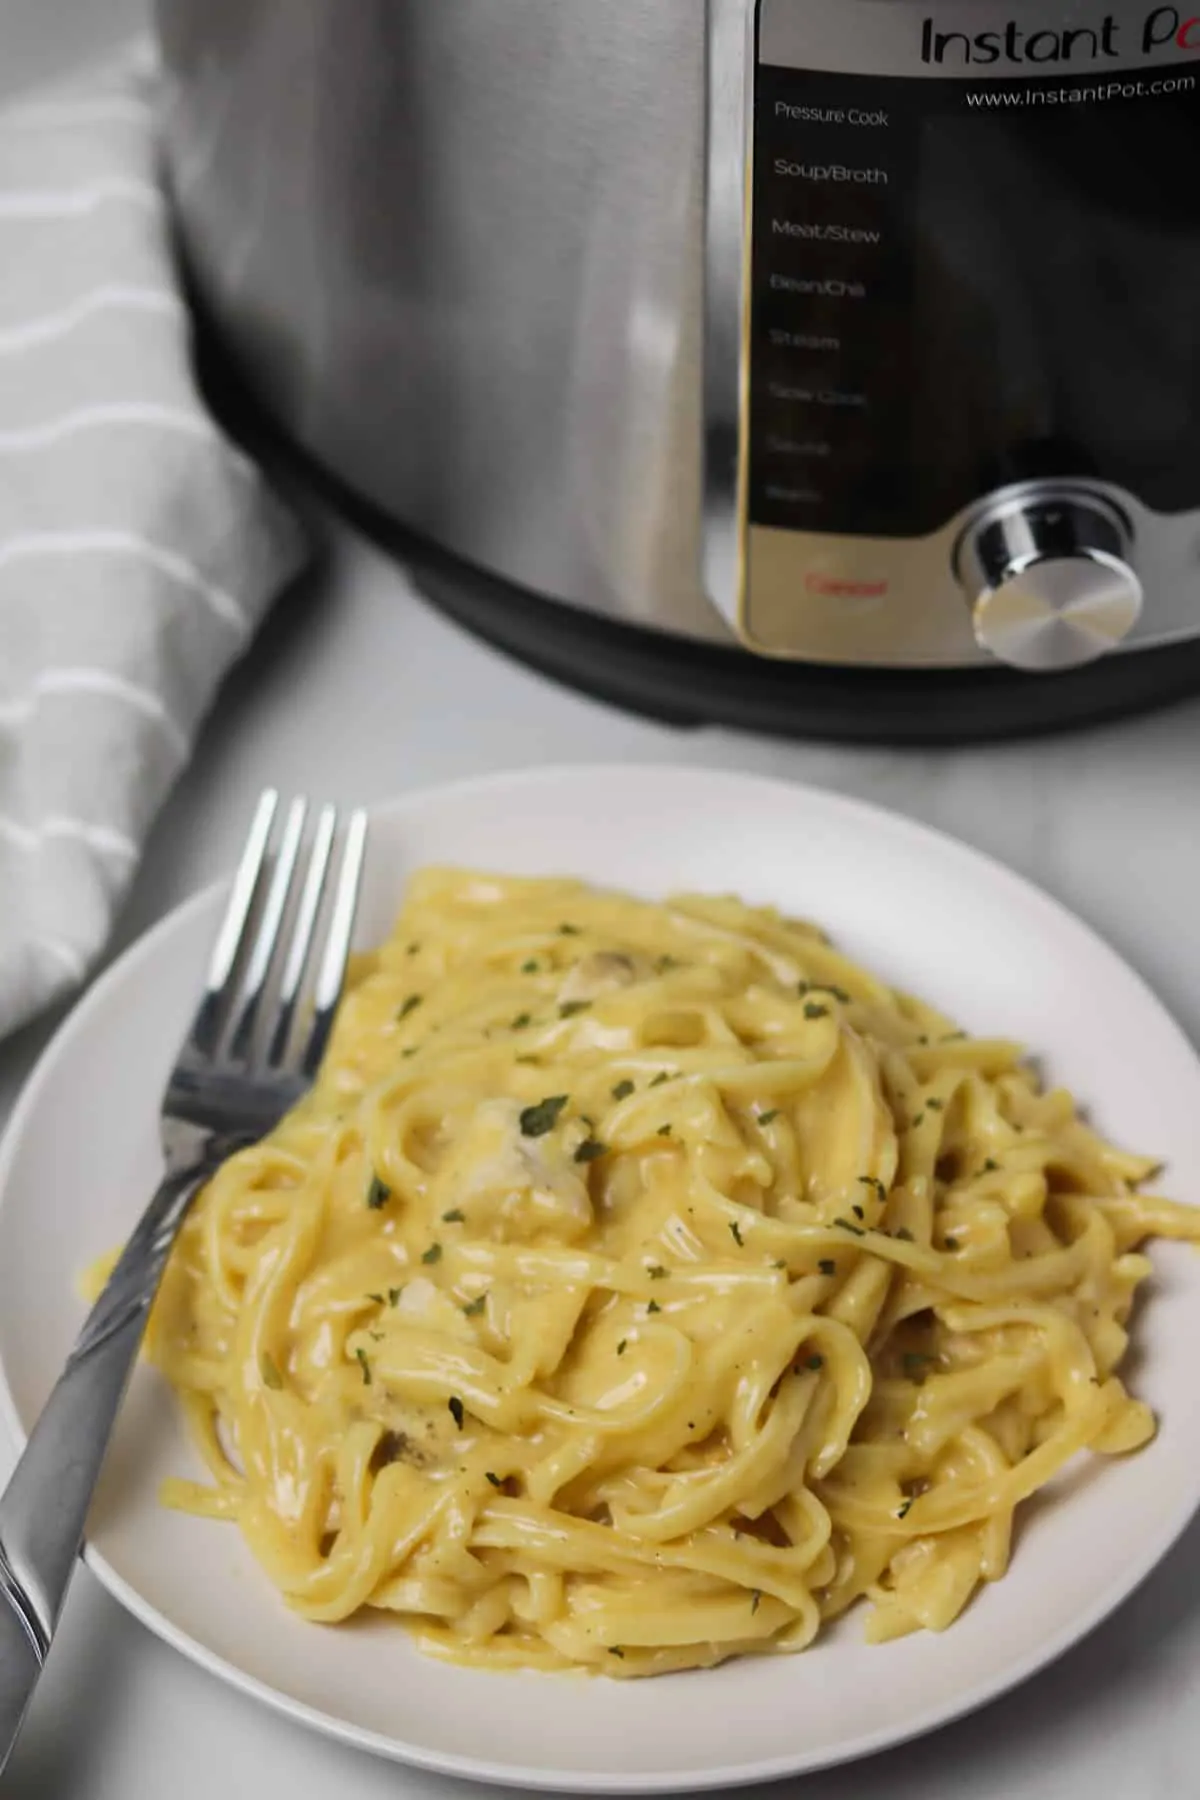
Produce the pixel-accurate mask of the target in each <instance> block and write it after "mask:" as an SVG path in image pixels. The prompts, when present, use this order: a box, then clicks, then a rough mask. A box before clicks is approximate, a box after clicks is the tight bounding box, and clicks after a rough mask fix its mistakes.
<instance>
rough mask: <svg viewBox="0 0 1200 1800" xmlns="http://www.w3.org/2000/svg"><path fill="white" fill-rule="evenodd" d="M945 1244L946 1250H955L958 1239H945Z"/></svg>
mask: <svg viewBox="0 0 1200 1800" xmlns="http://www.w3.org/2000/svg"><path fill="white" fill-rule="evenodd" d="M945 1244H946V1248H947V1250H957V1249H958V1239H957V1238H956V1237H948V1238H946V1240H945Z"/></svg>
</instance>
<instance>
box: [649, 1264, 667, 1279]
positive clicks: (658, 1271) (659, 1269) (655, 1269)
mask: <svg viewBox="0 0 1200 1800" xmlns="http://www.w3.org/2000/svg"><path fill="white" fill-rule="evenodd" d="M646 1273H647V1275H648V1276H649V1277H650V1279H651V1281H665V1280H666V1279H667V1271H666V1270H665V1269H664V1268H663V1266H662V1264H661V1263H651V1264H650V1266H649V1268H648V1269H647V1270H646Z"/></svg>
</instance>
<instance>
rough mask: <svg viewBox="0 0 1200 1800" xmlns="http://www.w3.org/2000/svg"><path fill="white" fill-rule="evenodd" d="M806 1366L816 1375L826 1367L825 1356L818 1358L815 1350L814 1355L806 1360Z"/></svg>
mask: <svg viewBox="0 0 1200 1800" xmlns="http://www.w3.org/2000/svg"><path fill="white" fill-rule="evenodd" d="M804 1366H805V1368H806V1369H811V1370H812V1371H813V1373H814V1374H815V1373H816V1371H817V1370H818V1369H823V1368H824V1367H825V1358H824V1357H823V1356H818V1355H817V1353H816V1351H815V1350H814V1352H813V1354H812V1355H811V1356H810V1357H809V1358H808V1359H807V1360H806V1362H805V1364H804Z"/></svg>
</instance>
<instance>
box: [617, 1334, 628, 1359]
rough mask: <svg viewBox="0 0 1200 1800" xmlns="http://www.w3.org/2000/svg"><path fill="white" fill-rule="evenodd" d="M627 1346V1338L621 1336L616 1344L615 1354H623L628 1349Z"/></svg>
mask: <svg viewBox="0 0 1200 1800" xmlns="http://www.w3.org/2000/svg"><path fill="white" fill-rule="evenodd" d="M628 1348H629V1339H628V1338H622V1339H621V1341H620V1343H619V1344H618V1345H617V1355H618V1356H624V1354H625V1352H626V1351H627V1350H628Z"/></svg>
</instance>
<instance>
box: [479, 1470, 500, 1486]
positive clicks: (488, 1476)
mask: <svg viewBox="0 0 1200 1800" xmlns="http://www.w3.org/2000/svg"><path fill="white" fill-rule="evenodd" d="M483 1473H484V1478H485V1480H487V1481H490V1482H491V1484H492V1486H493V1487H503V1486H504V1483H503V1481H502V1480H501V1479H500V1477H499V1475H494V1474H493V1473H492V1471H491V1470H490V1469H485V1470H484V1471H483Z"/></svg>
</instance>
